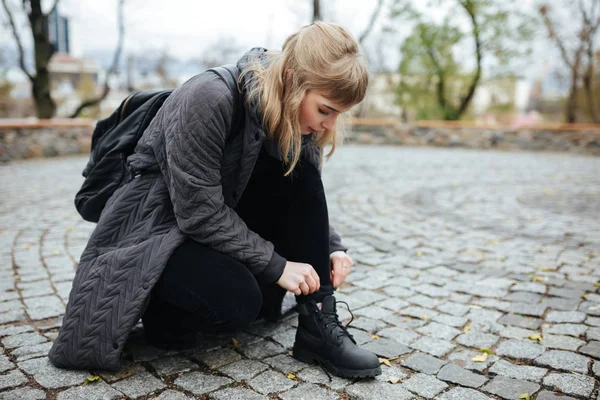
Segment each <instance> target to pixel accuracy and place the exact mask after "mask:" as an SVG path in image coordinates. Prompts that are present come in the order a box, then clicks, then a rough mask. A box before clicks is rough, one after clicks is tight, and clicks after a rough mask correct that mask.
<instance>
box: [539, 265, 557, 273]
mask: <svg viewBox="0 0 600 400" xmlns="http://www.w3.org/2000/svg"><path fill="white" fill-rule="evenodd" d="M538 270H540V271H543V272H553V271H554V270H553V269H552V268H548V267H544V266H541V267H539V268H538Z"/></svg>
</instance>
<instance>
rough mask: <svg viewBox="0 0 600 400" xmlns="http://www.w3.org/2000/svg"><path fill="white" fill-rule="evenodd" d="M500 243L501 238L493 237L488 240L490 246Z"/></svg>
mask: <svg viewBox="0 0 600 400" xmlns="http://www.w3.org/2000/svg"><path fill="white" fill-rule="evenodd" d="M498 243H500V240H498V239H492V240H490V241H489V242H487V245H488V246H493V245H495V244H498Z"/></svg>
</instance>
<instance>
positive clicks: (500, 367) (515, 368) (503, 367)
mask: <svg viewBox="0 0 600 400" xmlns="http://www.w3.org/2000/svg"><path fill="white" fill-rule="evenodd" d="M488 371H489V372H490V373H492V374H495V375H500V376H503V377H505V378H513V379H524V380H526V381H532V382H538V383H539V382H541V381H542V378H543V377H544V376H546V374H547V373H548V370H547V369H545V368H538V367H530V366H528V365H515V364H511V363H509V362H508V361H504V360H498V361H496V362H495V363H494V365H492V367H491V368H489V369H488Z"/></svg>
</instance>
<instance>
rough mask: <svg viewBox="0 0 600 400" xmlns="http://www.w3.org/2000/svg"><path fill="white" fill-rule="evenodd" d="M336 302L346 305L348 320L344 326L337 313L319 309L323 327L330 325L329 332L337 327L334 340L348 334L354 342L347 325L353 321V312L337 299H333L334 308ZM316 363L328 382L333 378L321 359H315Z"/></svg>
mask: <svg viewBox="0 0 600 400" xmlns="http://www.w3.org/2000/svg"><path fill="white" fill-rule="evenodd" d="M338 303H342V304H345V305H346V309H348V312H349V313H350V321H349V322H348V323H347V324H346V325H345V326H344V325H342V323H341V322H340V320H339V319H338V315H337V313H336V312H332V313H330V312H324V311H322V310H321V314H322V315H323V321H325V329H329V327H330V326H331V327H332V329H331V330H330V331H329V333H330V334H333V331H334V330H335V329H336V328H338V334H337V335H336V336H335V339H336V340H338V339H339V338H341V337H342V336H348V337H349V338H350V339H351V340H352V341H353V342H354V343H356V341H355V340H354V336H352V334H351V333H350V332H348V326H350V324H351V323H352V321H354V314H352V311H350V306H349V305H348V303H346V302H345V301H337V300H336V301H335V304H336V309H337V304H338ZM317 364H318V365H319V367H321V369H322V370H323V372H324V373H325V375H327V378H329V382H331V381H332V380H333V379H332V378H331V375H330V374H329V372H328V371H327V368H325V366H324V365H323V363H322V362H321V361H317Z"/></svg>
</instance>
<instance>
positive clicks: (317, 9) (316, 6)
mask: <svg viewBox="0 0 600 400" xmlns="http://www.w3.org/2000/svg"><path fill="white" fill-rule="evenodd" d="M321 19H322V18H321V4H320V2H319V0H313V20H312V22H316V21H321Z"/></svg>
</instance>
